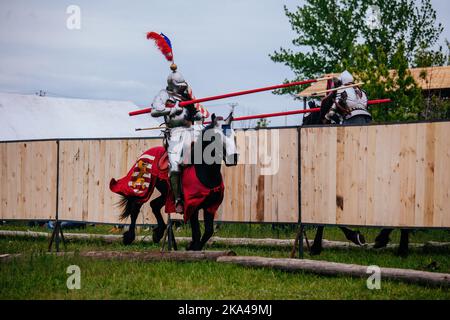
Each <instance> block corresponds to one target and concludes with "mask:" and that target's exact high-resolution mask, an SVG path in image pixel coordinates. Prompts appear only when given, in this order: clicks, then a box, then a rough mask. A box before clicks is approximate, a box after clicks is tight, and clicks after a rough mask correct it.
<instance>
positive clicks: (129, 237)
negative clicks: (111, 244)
mask: <svg viewBox="0 0 450 320" xmlns="http://www.w3.org/2000/svg"><path fill="white" fill-rule="evenodd" d="M134 238H135V235H134V233H131V232H130V231H125V232H124V234H123V238H122V242H123V244H124V245H126V246H128V245H130V244H132V243H133V241H134Z"/></svg>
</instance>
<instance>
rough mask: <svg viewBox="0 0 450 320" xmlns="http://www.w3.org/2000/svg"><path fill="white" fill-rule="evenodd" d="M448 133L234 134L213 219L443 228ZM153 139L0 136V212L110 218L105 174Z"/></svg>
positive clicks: (428, 129) (423, 126)
mask: <svg viewBox="0 0 450 320" xmlns="http://www.w3.org/2000/svg"><path fill="white" fill-rule="evenodd" d="M448 136H450V122H434V123H414V124H399V125H370V126H363V127H354V126H348V127H344V126H342V127H303V128H283V129H268V130H246V131H241V130H240V131H237V140H238V146H239V148H240V153H241V162H243V163H241V164H239V165H237V166H236V167H225V166H223V169H222V173H223V176H224V182H225V188H226V190H225V199H224V202H223V204H222V206H221V208H220V210H219V212H218V217H217V221H226V222H266V223H298V222H299V219H300V218H301V221H302V223H307V224H332V225H360V226H405V227H445V228H449V227H450V170H449V169H450V142H449V141H450V140H449V139H448V138H447V137H448ZM299 137H300V139H299ZM160 144H161V140H160V139H155V138H152V139H88V140H59V141H23V142H1V143H0V169H1V171H0V188H1V189H0V199H1V206H0V218H1V219H4V220H7V219H18V220H38V219H44V220H47V219H54V218H55V215H56V212H58V214H59V219H61V220H70V221H85V222H93V223H118V222H119V221H118V216H119V210H118V208H117V207H116V206H115V204H116V203H117V202H118V200H119V196H117V195H116V194H114V193H112V192H111V191H110V190H109V181H110V179H111V178H113V177H114V178H116V179H117V178H120V177H122V176H124V175H125V174H126V173H127V172H128V170H129V168H131V166H132V165H133V164H134V162H135V161H136V159H137V158H138V157H139V155H140V154H142V153H143V152H144V151H145V150H147V149H148V148H151V147H153V146H156V145H160ZM299 154H300V155H301V157H300V159H301V161H299ZM299 165H300V168H299V167H298V166H299ZM57 169H59V170H57ZM299 174H300V177H299ZM299 179H300V180H301V188H300V189H301V194H299V181H300V180H299ZM156 193H157V192H155V195H154V196H157V195H156ZM300 200H301V201H300ZM300 202H301V217H300V210H299V203H300ZM57 206H58V209H56V208H57ZM142 213H143V214H141V216H140V217H139V219H138V223H140V224H141V223H145V224H148V223H150V224H153V223H155V221H154V218H153V215H152V214H151V212H150V207H149V205H148V204H146V205H144V206H143V210H142Z"/></svg>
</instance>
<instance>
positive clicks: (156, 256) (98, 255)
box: [79, 251, 236, 261]
mask: <svg viewBox="0 0 450 320" xmlns="http://www.w3.org/2000/svg"><path fill="white" fill-rule="evenodd" d="M79 255H80V256H82V257H88V258H94V259H106V260H140V261H201V260H210V261H216V260H217V258H219V257H224V256H235V255H236V253H234V252H233V251H166V252H160V251H145V252H144V251H134V252H129V251H86V252H80V253H79Z"/></svg>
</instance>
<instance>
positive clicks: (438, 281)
mask: <svg viewBox="0 0 450 320" xmlns="http://www.w3.org/2000/svg"><path fill="white" fill-rule="evenodd" d="M217 262H219V263H234V264H239V265H243V266H247V267H266V268H275V269H280V270H284V271H290V272H295V271H305V272H313V273H316V274H320V275H340V276H352V277H362V278H368V277H369V276H370V275H371V274H372V272H368V266H362V265H356V264H346V263H337V262H328V261H319V260H308V259H274V258H263V257H253V256H248V257H241V256H238V257H220V258H218V259H217ZM380 271H381V281H383V279H389V280H399V281H405V282H410V283H417V284H425V285H434V286H446V287H448V286H450V274H449V273H437V272H427V271H419V270H410V269H399V268H380Z"/></svg>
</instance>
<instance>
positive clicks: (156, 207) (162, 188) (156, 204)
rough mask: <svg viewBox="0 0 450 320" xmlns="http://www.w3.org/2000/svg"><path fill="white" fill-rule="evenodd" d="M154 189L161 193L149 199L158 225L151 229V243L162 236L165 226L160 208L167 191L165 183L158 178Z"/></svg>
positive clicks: (163, 203)
mask: <svg viewBox="0 0 450 320" xmlns="http://www.w3.org/2000/svg"><path fill="white" fill-rule="evenodd" d="M156 189H157V190H158V191H159V192H160V193H161V195H160V196H159V197H157V198H155V199H153V200H152V201H150V207H151V208H152V212H153V215H154V216H155V218H156V222H157V223H158V226H157V227H156V228H154V229H153V233H152V239H153V243H159V241H160V240H161V239H162V237H163V236H164V231H165V230H166V228H167V226H166V222H165V221H164V218H163V216H162V214H161V209H162V208H163V207H164V205H165V204H166V198H167V193H168V188H167V184H166V183H165V182H164V181H162V180H158V182H157V183H156Z"/></svg>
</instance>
